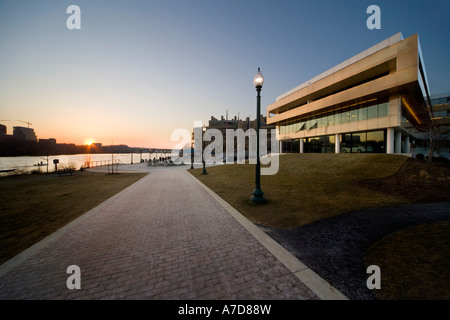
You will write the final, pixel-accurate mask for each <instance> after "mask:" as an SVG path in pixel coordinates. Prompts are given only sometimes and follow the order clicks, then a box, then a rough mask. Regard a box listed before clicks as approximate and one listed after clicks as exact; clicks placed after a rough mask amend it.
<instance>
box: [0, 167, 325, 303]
mask: <svg viewBox="0 0 450 320" xmlns="http://www.w3.org/2000/svg"><path fill="white" fill-rule="evenodd" d="M69 265H78V266H79V267H80V269H81V289H80V290H69V289H68V288H67V286H66V281H67V278H68V277H69V276H70V275H69V274H67V273H66V270H67V267H68V266H69ZM2 267H3V266H2ZM0 299H317V296H316V295H315V294H314V293H313V292H312V291H311V290H310V289H309V288H307V287H306V286H305V285H304V284H303V283H302V282H301V281H300V280H299V279H298V278H297V277H295V276H294V274H293V273H292V272H290V271H289V270H288V269H287V268H286V267H285V266H284V265H283V264H282V263H281V262H280V261H279V260H277V259H276V258H275V257H274V256H273V255H272V254H271V253H270V252H269V251H268V250H267V249H266V248H265V247H263V246H262V245H261V244H260V243H259V242H258V241H257V240H256V239H255V238H254V237H253V236H252V235H251V234H250V233H249V232H248V231H247V230H246V229H244V228H243V227H242V226H241V224H240V223H239V222H237V221H236V220H235V219H234V218H233V217H232V216H231V215H230V214H229V213H228V212H227V211H226V210H225V209H224V208H223V207H222V206H221V205H220V204H219V203H218V202H217V201H216V200H214V199H213V198H212V197H211V196H210V195H209V194H208V193H207V192H206V191H205V190H204V189H202V188H201V186H199V184H198V183H197V182H195V181H194V180H193V178H192V177H191V176H190V174H189V173H188V172H186V171H185V170H179V169H167V170H164V169H162V170H154V171H152V172H151V173H150V174H149V175H148V176H146V177H144V178H143V179H141V180H140V181H138V182H137V183H135V184H133V185H132V186H130V187H129V188H127V189H125V190H123V191H122V192H121V193H119V194H117V195H115V196H114V197H112V198H110V199H108V200H107V201H105V202H104V203H102V204H101V205H99V206H98V207H96V208H94V209H92V210H91V211H89V212H88V213H86V214H85V215H84V216H83V217H81V218H80V221H79V222H77V223H76V224H74V226H72V227H70V228H67V229H66V230H65V231H64V232H63V233H62V234H61V235H60V236H58V237H55V240H53V241H51V242H50V243H48V244H46V245H45V246H44V247H43V248H42V249H41V250H39V251H37V252H36V253H35V254H33V255H31V256H30V257H28V258H27V259H26V260H25V261H23V262H22V263H20V264H19V265H17V266H15V267H14V268H13V269H12V270H10V271H8V272H6V273H4V274H3V275H2V276H0Z"/></svg>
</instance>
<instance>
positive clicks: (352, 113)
mask: <svg viewBox="0 0 450 320" xmlns="http://www.w3.org/2000/svg"><path fill="white" fill-rule="evenodd" d="M357 116H358V111H357V110H352V111H350V118H349V121H350V122H353V121H356V120H357Z"/></svg>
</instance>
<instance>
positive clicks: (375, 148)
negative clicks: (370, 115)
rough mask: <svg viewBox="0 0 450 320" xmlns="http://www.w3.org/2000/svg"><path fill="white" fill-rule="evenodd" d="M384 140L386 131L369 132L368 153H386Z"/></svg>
mask: <svg viewBox="0 0 450 320" xmlns="http://www.w3.org/2000/svg"><path fill="white" fill-rule="evenodd" d="M384 140H385V139H384V131H370V132H367V152H376V153H384V152H385V151H384ZM371 150H372V151H371Z"/></svg>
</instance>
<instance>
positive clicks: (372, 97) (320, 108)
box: [267, 33, 430, 153]
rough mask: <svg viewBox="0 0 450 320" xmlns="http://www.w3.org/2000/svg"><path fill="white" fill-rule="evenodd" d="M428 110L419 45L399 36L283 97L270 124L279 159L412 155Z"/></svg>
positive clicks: (273, 106) (272, 110)
mask: <svg viewBox="0 0 450 320" xmlns="http://www.w3.org/2000/svg"><path fill="white" fill-rule="evenodd" d="M429 108H430V97H429V89H428V81H427V77H426V71H425V65H424V62H423V57H422V52H421V48H420V42H419V37H418V35H413V36H411V37H409V38H407V39H404V38H403V36H402V34H401V33H398V34H396V35H394V36H392V37H391V38H389V39H386V40H385V41H383V42H381V43H379V44H377V45H375V46H373V47H371V48H369V49H367V50H365V51H363V52H362V53H360V54H358V55H356V56H354V57H352V58H350V59H349V60H347V61H344V62H343V63H341V64H339V65H338V66H336V67H334V68H332V69H330V70H328V71H326V72H324V73H322V74H320V75H318V76H317V77H315V78H313V79H311V80H309V81H307V82H305V83H304V84H302V85H300V86H298V87H296V88H294V89H292V90H290V91H288V92H286V93H284V94H283V95H281V96H279V97H278V98H277V100H276V102H275V103H273V104H271V105H269V106H268V107H267V119H268V120H267V123H268V124H274V125H276V127H277V129H278V134H279V137H278V138H279V140H280V145H281V150H282V152H300V153H303V152H305V153H306V152H320V153H341V152H343V153H365V152H376V153H409V152H410V141H411V138H414V137H415V135H417V133H421V132H427V131H428V130H429V126H430V109H429Z"/></svg>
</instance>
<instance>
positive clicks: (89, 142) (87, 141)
mask: <svg viewBox="0 0 450 320" xmlns="http://www.w3.org/2000/svg"><path fill="white" fill-rule="evenodd" d="M93 143H94V141H92V140H90V139H89V140H86V145H88V146H90V145H92V144H93Z"/></svg>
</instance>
